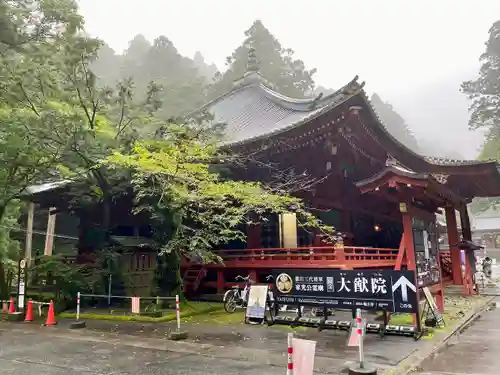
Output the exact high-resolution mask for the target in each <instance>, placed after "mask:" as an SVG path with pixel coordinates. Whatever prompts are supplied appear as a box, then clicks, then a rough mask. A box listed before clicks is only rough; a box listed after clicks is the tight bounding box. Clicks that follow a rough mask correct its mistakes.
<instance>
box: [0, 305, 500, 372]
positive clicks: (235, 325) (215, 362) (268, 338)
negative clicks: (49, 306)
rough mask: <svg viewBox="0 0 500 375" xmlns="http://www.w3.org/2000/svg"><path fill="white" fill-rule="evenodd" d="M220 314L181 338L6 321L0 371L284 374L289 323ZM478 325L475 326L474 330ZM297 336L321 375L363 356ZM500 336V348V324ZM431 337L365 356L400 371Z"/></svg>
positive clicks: (140, 328)
mask: <svg viewBox="0 0 500 375" xmlns="http://www.w3.org/2000/svg"><path fill="white" fill-rule="evenodd" d="M474 300H476V302H477V301H478V300H477V298H472V299H463V298H454V299H449V306H450V309H454V311H456V315H457V317H456V319H458V318H459V317H461V316H463V314H464V312H465V311H468V310H470V308H472V305H471V304H472V303H473V301H474ZM462 309H463V311H464V312H462V311H461V310H462ZM495 311H496V310H495ZM493 313H494V312H493ZM214 314H215V313H214ZM214 314H212V315H210V316H207V317H197V318H186V319H185V321H183V323H182V328H183V329H184V330H187V331H188V332H189V339H188V340H186V341H183V342H173V341H171V340H168V339H167V338H168V335H169V333H170V332H171V330H172V329H175V323H173V322H171V323H163V324H158V323H156V324H154V323H153V324H147V323H139V322H112V321H92V320H88V321H87V325H88V327H87V328H86V329H82V330H69V329H68V328H69V327H68V326H69V323H70V322H71V320H60V321H59V324H58V326H57V327H51V328H45V327H43V328H42V327H40V325H39V324H36V323H28V324H25V323H7V322H0V371H1V373H2V374H35V373H36V374H41V375H44V374H62V373H71V374H105V375H107V374H113V375H115V374H132V373H134V374H137V373H141V374H156V373H161V374H195V375H197V374H201V373H203V374H206V375H211V374H241V375H254V374H257V373H259V374H262V373H265V374H268V375H274V374H275V373H276V374H277V373H283V371H284V369H285V368H286V354H285V353H286V336H287V334H288V333H289V332H292V331H291V329H290V328H289V327H287V326H277V325H275V326H273V327H267V326H265V325H263V326H260V325H246V324H243V323H242V321H243V319H242V318H243V314H242V313H240V314H233V315H228V314H226V313H220V315H217V314H215V315H214ZM342 314H345V316H344V315H342ZM488 314H490V313H488ZM488 314H485V315H484V316H483V318H482V319H481V320H480V321H479V322H481V321H482V320H483V319H485V318H487V317H488V316H489V315H488ZM349 318H350V316H349V313H342V312H338V313H337V314H336V315H335V319H337V320H349ZM372 318H373V317H372ZM203 319H207V320H203ZM228 319H229V321H228ZM488 319H489V318H488ZM491 319H493V318H491ZM498 319H499V321H500V317H498ZM368 320H369V321H372V320H373V319H370V318H369V319H368ZM479 322H478V323H479ZM478 323H476V324H478ZM474 327H476V325H474V326H473V327H471V330H472V329H474ZM294 335H295V336H296V337H300V338H305V339H311V340H315V341H316V342H317V346H316V348H317V349H316V356H315V374H345V373H347V371H346V369H347V367H348V366H349V365H351V364H352V362H355V361H356V360H357V349H356V348H348V347H347V332H346V331H335V330H332V331H323V332H318V331H317V330H316V329H313V328H298V329H296V330H295V331H294ZM477 335H479V334H477ZM498 335H499V343H498V349H500V330H499V332H498ZM476 340H478V339H477V338H476ZM425 341H427V340H425V339H422V340H420V341H414V340H413V339H412V338H407V337H400V336H399V337H398V336H386V337H385V338H383V339H382V338H380V337H379V336H378V335H374V334H368V335H367V337H366V339H365V342H364V343H365V345H364V347H365V359H366V360H367V361H369V362H371V363H372V364H374V365H375V366H376V367H378V368H379V370H381V371H380V372H381V373H382V371H383V370H386V369H394V368H395V367H397V365H398V364H399V363H400V362H401V361H402V360H404V359H405V358H407V357H408V356H411V355H412V354H414V353H416V352H417V351H418V350H419V349H420V348H421V347H422V345H425ZM427 342H428V341H427ZM428 343H429V342H428ZM430 343H431V344H432V342H430ZM449 349H450V350H451V347H450V348H449ZM461 350H462V351H461V352H459V353H458V354H457V355H462V356H465V353H469V352H470V350H469V349H467V348H462V349H461ZM485 350H486V349H485ZM443 356H446V352H443ZM442 358H444V357H442ZM499 358H500V357H499ZM438 360H441V359H440V356H438V357H437V358H436V359H435V361H434V362H428V363H426V364H425V365H426V366H427V367H422V368H423V369H425V371H427V372H425V371H424V370H422V371H423V372H422V374H433V375H437V374H442V375H445V374H446V375H448V374H447V373H446V372H443V370H442V368H443V367H439V366H438V365H439V361H438ZM449 360H450V359H448V361H449ZM436 361H438V362H436ZM432 366H438V367H432ZM35 369H36V371H35ZM448 372H450V370H448ZM455 373H456V374H461V373H457V372H455ZM466 373H469V374H470V375H473V374H474V372H470V371H468V372H466ZM479 374H482V373H479ZM484 374H490V373H488V372H484Z"/></svg>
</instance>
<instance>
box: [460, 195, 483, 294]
mask: <svg viewBox="0 0 500 375" xmlns="http://www.w3.org/2000/svg"><path fill="white" fill-rule="evenodd" d="M459 210H460V211H459V212H460V223H461V225H462V238H463V239H464V240H465V241H471V242H472V231H471V227H470V219H469V212H468V211H467V205H466V204H465V203H463V204H461V205H460V208H459ZM475 273H476V257H475V256H474V251H472V250H470V251H466V252H465V280H464V285H465V283H467V285H468V286H469V288H470V290H469V293H470V294H472V286H473V284H474V274H475ZM476 291H479V288H478V286H477V285H476Z"/></svg>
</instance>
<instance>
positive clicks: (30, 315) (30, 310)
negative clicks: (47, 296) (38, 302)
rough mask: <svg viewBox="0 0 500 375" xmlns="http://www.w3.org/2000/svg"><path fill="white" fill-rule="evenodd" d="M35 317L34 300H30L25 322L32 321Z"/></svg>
mask: <svg viewBox="0 0 500 375" xmlns="http://www.w3.org/2000/svg"><path fill="white" fill-rule="evenodd" d="M33 320H34V318H33V301H32V300H29V301H28V308H27V309H26V317H25V318H24V321H25V322H32V321H33Z"/></svg>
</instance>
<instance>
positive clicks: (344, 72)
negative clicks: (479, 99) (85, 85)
mask: <svg viewBox="0 0 500 375" xmlns="http://www.w3.org/2000/svg"><path fill="white" fill-rule="evenodd" d="M79 3H80V7H81V12H82V14H83V16H84V17H85V20H86V29H87V31H88V32H89V33H90V34H91V35H92V36H97V37H100V38H101V39H103V40H104V41H106V42H107V43H108V44H109V45H110V46H111V47H112V48H113V49H115V50H116V51H117V52H122V51H123V50H124V49H125V48H127V44H128V41H129V40H131V39H132V38H133V37H134V35H136V34H138V33H141V34H143V35H144V36H145V37H146V38H148V39H149V40H153V39H154V38H155V37H157V36H159V35H162V34H163V35H165V36H167V37H168V38H169V39H170V40H172V42H173V43H174V44H175V46H176V47H177V48H178V50H179V52H180V53H181V54H183V55H185V56H188V57H192V56H193V55H194V53H195V52H196V51H200V52H201V53H202V54H203V56H204V57H205V60H206V61H207V62H214V63H215V64H216V65H217V66H218V67H219V69H223V68H224V61H225V58H226V56H228V55H229V54H230V53H231V52H232V51H233V50H234V49H235V48H236V47H237V46H238V45H239V44H241V42H242V40H243V38H244V35H243V31H244V30H246V29H247V28H248V27H249V26H250V25H251V24H252V22H253V21H254V20H255V19H261V20H262V21H263V23H264V25H265V26H266V27H267V28H268V29H269V30H270V31H271V32H272V33H273V34H274V35H275V36H276V37H277V38H278V40H279V41H280V42H281V44H282V45H283V46H284V47H290V48H292V49H294V50H295V52H296V56H297V57H298V58H301V59H302V60H304V62H305V63H306V66H307V67H309V68H312V67H315V68H317V69H318V73H317V75H316V76H315V81H316V83H317V84H321V85H323V86H325V87H331V88H338V87H340V86H342V85H344V84H345V83H346V82H348V81H349V80H350V79H352V77H354V76H355V75H356V74H359V75H360V79H361V80H364V81H366V84H367V86H366V89H367V91H368V92H373V91H376V92H377V93H378V94H380V95H381V97H382V98H383V99H384V100H386V101H389V102H390V103H391V104H393V105H394V107H395V108H396V110H398V112H399V113H400V114H401V115H403V117H404V118H406V119H407V120H408V123H409V125H410V126H411V127H412V129H413V130H414V132H415V133H416V135H417V138H422V137H423V138H426V139H428V138H435V139H437V141H438V142H441V143H442V142H445V143H448V142H449V143H450V145H454V146H451V147H458V149H459V150H460V151H461V152H462V154H463V155H464V156H465V157H468V158H473V157H475V155H476V153H477V148H478V147H479V146H480V144H481V142H482V136H481V134H480V133H478V132H474V133H471V132H469V131H468V130H467V101H466V100H465V98H464V97H463V95H462V94H460V93H459V92H458V90H459V87H460V82H461V81H462V80H463V79H471V78H474V77H475V75H476V73H477V70H478V68H479V61H478V58H479V55H480V54H481V53H482V52H483V51H484V42H485V41H486V39H487V37H488V29H489V28H490V26H491V25H492V23H493V22H494V21H495V20H497V19H498V18H499V17H500V1H498V0H480V1H479V0H475V1H472V0H460V1H457V0H454V1H452V0H404V1H402V0H377V1H374V0H347V1H346V0H310V1H307V2H303V1H299V0H296V1H290V0H288V1H284V0H273V1H269V0H268V1H263V0H252V1H250V0H246V1H245V0H240V1H234V0H211V1H210V0H183V1H180V2H174V1H167V0H141V1H138V0H99V1H98V0H79ZM455 88H456V89H455ZM436 101H438V102H439V103H436Z"/></svg>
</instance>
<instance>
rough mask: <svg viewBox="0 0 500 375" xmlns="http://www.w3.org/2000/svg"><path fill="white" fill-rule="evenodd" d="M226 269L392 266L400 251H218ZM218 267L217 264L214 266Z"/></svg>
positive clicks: (273, 249) (355, 249)
mask: <svg viewBox="0 0 500 375" xmlns="http://www.w3.org/2000/svg"><path fill="white" fill-rule="evenodd" d="M215 253H216V254H217V255H219V256H220V257H221V258H222V259H223V260H224V265H225V266H226V267H235V268H236V267H242V268H245V267H264V268H267V267H286V266H288V267H291V266H295V267H297V266H300V267H306V268H307V267H311V268H312V267H318V266H322V267H335V268H340V267H347V268H349V267H352V268H364V267H377V266H381V267H389V266H393V265H394V264H395V262H396V258H397V254H398V249H383V248H372V247H353V246H346V247H338V248H336V247H325V246H322V247H301V248H300V247H299V248H262V249H233V250H217V251H215ZM213 266H216V265H213Z"/></svg>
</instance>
